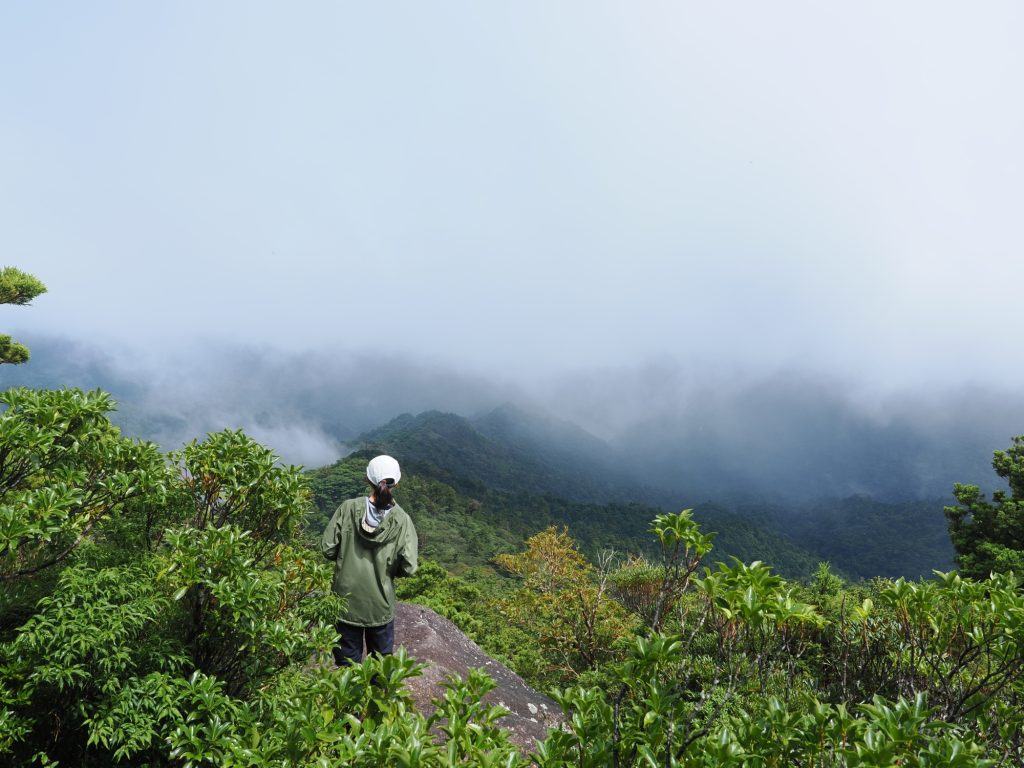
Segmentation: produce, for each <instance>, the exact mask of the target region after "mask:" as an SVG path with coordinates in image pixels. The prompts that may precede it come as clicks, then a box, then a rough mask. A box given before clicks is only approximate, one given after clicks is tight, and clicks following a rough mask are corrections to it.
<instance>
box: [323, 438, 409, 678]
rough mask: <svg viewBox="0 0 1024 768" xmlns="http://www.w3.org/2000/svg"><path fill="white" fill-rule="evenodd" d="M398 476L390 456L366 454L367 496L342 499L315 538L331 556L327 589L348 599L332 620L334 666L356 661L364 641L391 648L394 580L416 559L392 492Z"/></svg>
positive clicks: (383, 650)
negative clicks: (342, 612)
mask: <svg viewBox="0 0 1024 768" xmlns="http://www.w3.org/2000/svg"><path fill="white" fill-rule="evenodd" d="M401 478H402V471H401V469H400V468H399V466H398V462H397V461H395V459H393V458H392V457H390V456H377V457H376V458H374V459H372V460H371V461H370V463H369V464H368V465H367V467H366V480H367V482H368V483H369V484H370V488H371V491H370V494H369V496H359V497H357V498H354V499H348V500H347V501H343V502H342V503H341V506H339V507H338V509H337V510H336V511H335V513H334V516H333V517H331V521H330V522H329V523H328V524H327V527H326V528H325V529H324V535H323V537H322V538H321V539H320V551H321V552H322V553H323V555H324V557H326V558H327V559H328V560H333V561H334V577H333V579H332V581H331V589H332V590H333V591H334V592H335V593H336V594H339V595H342V596H343V597H345V598H347V600H348V606H347V608H346V612H345V615H344V616H342V617H341V620H340V621H339V622H338V625H337V629H338V635H339V637H340V640H339V645H337V646H335V648H334V660H335V663H337V665H338V666H342V665H345V664H358V663H359V662H360V661H362V659H363V644H364V642H365V644H366V650H367V652H368V653H378V654H389V653H391V652H392V651H393V650H394V646H395V582H394V580H395V579H396V578H398V577H400V576H411V575H412V574H413V573H415V572H416V565H417V539H416V527H415V526H414V525H413V522H412V519H411V518H410V517H409V515H408V514H406V512H405V510H403V509H402V508H401V507H400V506H398V504H396V503H395V499H394V496H393V495H392V492H393V491H394V489H395V486H397V485H398V481H399V480H401Z"/></svg>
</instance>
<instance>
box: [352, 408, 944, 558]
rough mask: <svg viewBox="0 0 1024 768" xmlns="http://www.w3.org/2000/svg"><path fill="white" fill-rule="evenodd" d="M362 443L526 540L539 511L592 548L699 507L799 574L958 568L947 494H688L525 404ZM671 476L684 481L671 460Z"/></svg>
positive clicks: (738, 540)
mask: <svg viewBox="0 0 1024 768" xmlns="http://www.w3.org/2000/svg"><path fill="white" fill-rule="evenodd" d="M355 445H357V446H359V449H360V453H362V454H365V455H366V456H367V457H368V456H370V455H372V454H373V453H374V452H390V453H393V454H394V455H396V456H399V457H401V460H402V463H403V466H408V467H409V468H410V469H411V470H412V471H413V472H415V473H417V474H419V475H422V476H424V477H429V478H432V479H434V480H437V481H440V482H442V483H443V484H445V485H447V486H450V487H451V488H454V489H458V491H459V492H460V493H463V494H467V495H469V496H470V497H472V498H474V499H476V500H477V502H478V503H479V504H481V508H482V509H483V510H484V512H482V513H480V514H482V515H483V517H482V518H481V519H482V520H487V521H488V522H489V524H492V525H497V526H499V527H502V526H512V528H508V529H506V533H508V531H511V530H515V534H514V536H513V538H516V539H519V540H521V538H522V537H523V536H525V535H529V533H531V532H532V531H531V530H530V528H529V525H530V522H531V520H532V521H533V523H534V530H536V529H537V528H539V527H543V526H542V525H541V523H542V522H543V524H544V525H548V524H568V525H569V526H570V528H571V530H572V533H573V535H574V536H575V537H577V538H578V539H579V541H580V542H581V543H582V544H583V546H584V549H585V550H586V551H588V552H591V553H593V552H595V551H596V550H597V549H598V548H600V546H612V547H614V548H616V549H619V550H624V549H625V550H627V551H628V550H630V549H635V548H637V547H638V546H639V545H638V544H637V542H642V541H644V540H645V537H646V522H645V521H646V520H648V519H650V518H651V517H653V515H654V514H657V513H658V512H663V511H678V509H681V508H684V507H693V508H694V514H695V517H696V518H697V519H698V520H700V522H701V523H702V525H703V526H704V527H705V528H706V529H707V530H709V531H716V532H717V533H718V539H717V546H716V557H719V558H721V557H726V556H736V557H739V558H740V559H746V560H754V559H759V560H763V561H765V562H771V563H773V564H774V565H775V566H776V568H777V569H778V570H779V571H780V572H781V573H783V574H785V575H787V576H790V577H793V578H796V577H807V576H809V575H810V574H812V573H813V572H814V567H815V565H816V564H817V563H818V562H820V561H828V562H830V563H831V564H832V566H833V567H834V568H835V569H836V570H837V571H838V572H841V573H843V574H845V575H847V576H849V577H852V578H872V577H874V576H890V577H897V576H905V577H907V578H917V577H919V576H928V575H930V574H931V572H932V571H933V570H944V569H948V568H950V567H952V556H953V550H952V546H951V544H950V542H949V536H948V534H947V523H946V519H945V517H944V516H943V514H942V509H943V505H944V504H945V503H948V502H945V501H943V500H942V499H930V500H928V499H925V500H920V499H910V500H903V501H895V502H887V501H879V500H875V499H871V498H868V497H865V496H851V497H848V498H842V499H817V500H814V501H808V502H789V503H778V502H776V503H768V502H763V501H761V502H755V501H747V502H738V503H735V504H733V505H729V504H722V503H717V502H715V501H705V500H702V497H698V498H692V497H691V498H686V496H685V494H683V493H682V492H679V491H676V492H670V491H666V490H664V489H658V488H652V487H650V486H647V487H645V486H644V485H643V484H642V483H640V482H639V481H638V480H637V479H636V478H634V477H631V476H630V473H629V471H628V470H627V469H625V468H624V467H623V466H622V462H621V461H620V462H616V454H615V450H614V449H613V448H612V447H611V446H609V445H608V444H607V443H605V442H604V441H601V440H600V439H598V438H596V437H594V436H593V435H590V434H589V433H587V432H585V431H584V430H582V429H579V428H578V427H576V426H575V425H572V424H570V423H568V422H559V421H557V420H549V419H547V418H545V417H542V416H536V415H531V414H527V413H525V412H523V411H522V410H521V409H518V408H516V407H514V406H503V407H501V408H498V409H494V410H492V411H489V412H486V413H484V414H483V415H480V416H477V417H475V418H473V419H470V418H465V417H461V416H457V415H455V414H451V413H442V412H439V411H428V412H425V413H421V414H419V415H416V416H413V415H411V414H403V415H402V416H399V417H397V418H395V419H393V420H392V421H390V422H388V423H387V424H385V425H383V426H381V427H379V428H377V429H375V430H371V431H370V432H367V433H364V434H363V435H362V436H360V438H358V439H357V440H356V441H355ZM691 471H692V470H691ZM660 478H661V479H664V480H665V481H666V483H667V484H676V483H677V481H676V480H675V479H674V478H673V477H672V475H671V472H669V470H667V469H666V470H663V472H662V474H661V475H660ZM428 503H429V502H428ZM588 503H589V506H588ZM584 510H585V511H584ZM504 535H505V534H503V536H504ZM509 535H511V534H509ZM511 540H512V539H509V541H511Z"/></svg>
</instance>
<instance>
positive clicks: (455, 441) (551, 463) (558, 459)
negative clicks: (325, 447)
mask: <svg viewBox="0 0 1024 768" xmlns="http://www.w3.org/2000/svg"><path fill="white" fill-rule="evenodd" d="M354 444H355V445H356V446H358V447H359V448H361V449H369V450H378V451H382V452H388V453H394V454H395V455H397V456H401V457H402V460H403V462H404V463H407V464H409V465H410V466H412V467H422V468H423V469H424V470H425V471H427V472H428V473H429V474H430V475H431V476H433V477H437V478H438V479H442V480H444V481H445V482H448V483H450V484H452V485H455V486H456V487H460V488H461V487H469V488H475V487H478V486H479V487H484V488H488V489H492V490H499V491H510V492H526V493H532V494H538V495H539V494H552V495H555V496H558V497H560V498H564V499H571V500H577V501H609V500H627V499H631V498H635V497H636V496H637V495H638V490H637V488H638V483H636V482H635V481H633V480H632V479H631V478H630V476H629V475H628V474H627V473H626V472H625V471H622V470H621V469H619V468H618V467H616V466H615V457H614V454H613V452H612V450H611V448H609V447H608V446H607V445H605V444H604V443H603V442H602V441H601V440H599V439H598V438H596V437H594V436H593V435H590V434H589V433H587V432H585V431H584V430H583V429H581V428H579V427H576V426H575V425H572V424H569V423H568V422H558V421H555V420H551V419H545V418H544V417H538V416H532V415H529V414H526V413H525V412H524V411H521V410H519V409H517V408H514V407H512V406H502V407H500V408H497V409H495V410H493V411H490V412H488V413H486V414H484V415H483V416H480V417H478V418H476V419H467V418H464V417H462V416H456V415H455V414H452V413H441V412H440V411H427V412H425V413H421V414H419V415H418V416H413V415H411V414H403V415H401V416H399V417H397V418H395V419H393V420H392V421H390V422H388V423H387V424H385V425H384V426H382V427H379V428H377V429H374V430H371V431H369V432H366V433H364V434H362V435H360V436H359V437H358V438H357V439H356V440H355V441H354Z"/></svg>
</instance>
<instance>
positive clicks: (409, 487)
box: [307, 449, 818, 578]
mask: <svg viewBox="0 0 1024 768" xmlns="http://www.w3.org/2000/svg"><path fill="white" fill-rule="evenodd" d="M373 453H374V450H373V449H363V450H361V451H359V452H357V453H354V454H352V455H350V456H347V457H345V458H344V459H340V460H339V461H337V462H336V463H335V464H333V465H330V466H328V467H320V468H318V469H314V470H310V471H308V472H307V476H308V477H309V481H310V487H311V488H312V490H313V500H314V504H315V505H316V507H317V510H318V517H317V518H316V519H315V520H311V521H310V528H311V529H312V530H314V531H315V530H320V529H322V528H323V525H324V524H325V523H326V522H327V519H328V518H329V517H330V515H331V514H333V512H334V510H335V508H336V507H337V506H338V504H340V503H341V502H342V501H343V500H344V499H346V498H350V497H352V496H356V495H360V494H362V493H364V492H365V491H366V480H365V478H364V472H365V468H366V461H367V459H368V458H370V457H371V456H372V455H373ZM433 470H434V467H433V465H431V464H429V463H417V462H415V461H413V462H411V463H409V464H407V465H404V469H403V475H402V482H401V485H400V487H399V489H398V490H397V491H396V498H397V499H398V501H399V503H400V504H402V506H403V508H405V509H406V510H407V511H408V512H409V513H410V514H412V515H413V517H414V520H415V522H416V526H417V529H418V530H419V532H420V534H421V537H422V538H423V540H424V547H423V548H424V554H425V555H426V556H427V557H429V558H431V559H433V560H436V561H438V562H440V563H441V564H442V565H444V566H445V567H446V568H448V569H449V570H451V571H452V572H455V573H462V572H464V571H466V570H468V569H474V568H480V567H483V568H489V567H490V566H491V563H492V560H493V558H494V557H495V556H496V555H498V554H500V553H503V552H511V551H514V550H516V549H520V548H521V547H522V546H523V542H524V541H525V540H526V539H527V538H528V537H529V536H531V535H533V534H535V533H537V532H538V531H540V530H543V529H544V528H547V527H549V526H555V527H562V526H565V527H567V528H568V530H569V533H570V534H571V535H572V537H573V538H574V539H576V540H577V541H578V542H579V543H580V547H581V549H582V550H583V551H584V552H585V553H587V554H588V556H590V557H592V558H596V557H597V555H598V554H599V553H600V552H601V551H605V550H615V551H617V552H619V553H620V554H623V555H626V554H628V553H634V554H640V553H646V554H648V555H651V554H653V551H652V547H653V542H652V540H651V537H650V532H649V528H650V523H651V520H652V519H654V518H655V517H656V516H657V515H659V514H661V513H662V512H663V510H661V509H658V508H656V507H652V506H650V505H644V504H640V503H636V502H609V503H605V504H598V503H593V502H581V501H572V500H570V499H565V498H560V497H558V496H553V495H549V494H543V495H536V494H530V493H525V492H511V491H504V490H497V489H492V488H487V487H486V486H485V485H483V484H480V483H471V482H466V481H460V480H459V479H458V478H456V479H454V480H453V481H451V483H450V482H449V480H450V477H449V475H448V473H446V472H441V473H440V474H439V475H434V474H433V473H432V472H433ZM694 514H695V517H696V518H697V519H698V520H700V521H701V523H702V524H703V526H704V528H705V530H706V531H708V532H711V533H715V534H716V537H715V558H716V559H723V558H725V559H728V558H729V557H730V556H734V557H737V558H739V559H741V560H763V561H766V562H771V563H772V564H773V565H774V566H775V568H776V569H777V570H778V571H779V572H780V573H782V574H784V575H786V576H789V577H790V578H809V577H810V576H811V575H812V574H813V573H814V570H815V567H816V566H817V563H818V558H816V556H815V555H814V554H813V553H812V552H810V551H808V550H806V549H803V548H801V547H800V546H799V545H798V544H796V543H794V542H793V541H791V540H790V539H788V538H786V537H785V536H781V535H779V534H777V533H775V532H774V531H771V530H768V529H765V528H761V527H758V526H755V525H753V524H751V523H750V522H749V521H748V520H746V519H744V518H743V517H742V516H740V515H737V514H736V513H733V512H730V511H728V510H727V509H725V508H723V507H719V506H717V505H714V504H703V505H699V506H698V507H697V508H696V509H695V511H694Z"/></svg>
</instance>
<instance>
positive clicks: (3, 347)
mask: <svg viewBox="0 0 1024 768" xmlns="http://www.w3.org/2000/svg"><path fill="white" fill-rule="evenodd" d="M43 293H46V286H45V285H43V283H42V282H41V281H40V280H39V279H38V278H36V277H33V276H32V275H30V274H28V273H26V272H22V271H21V270H20V269H16V268H15V267H3V268H0V304H14V305H17V306H24V305H25V304H28V303H29V302H30V301H32V299H34V298H35V297H36V296H39V295H40V294H43ZM28 359H29V351H28V347H26V346H25V345H23V344H19V343H18V342H16V341H14V340H12V339H11V337H10V336H7V335H2V334H0V364H3V363H11V364H14V365H17V364H19V363H24V362H26V361H27V360H28Z"/></svg>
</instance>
